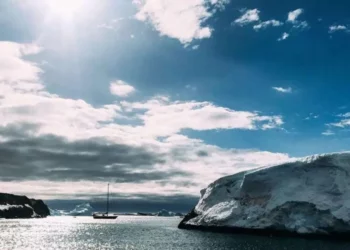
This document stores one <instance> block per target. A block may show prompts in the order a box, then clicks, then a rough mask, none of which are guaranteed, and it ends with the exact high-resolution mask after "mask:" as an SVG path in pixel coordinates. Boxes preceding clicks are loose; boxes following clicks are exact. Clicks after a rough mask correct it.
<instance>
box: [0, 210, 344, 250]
mask: <svg viewBox="0 0 350 250" xmlns="http://www.w3.org/2000/svg"><path fill="white" fill-rule="evenodd" d="M179 221H180V219H178V218H156V217H132V216H120V217H119V218H118V219H116V220H111V221H105V220H93V219H92V218H90V217H77V218H73V217H50V218H47V219H31V220H0V249H1V250H7V249H11V250H12V249H45V250H46V249H66V250H70V249H82V250H83V249H84V250H85V249H145V250H151V249H160V250H167V249H176V250H177V249H208V250H209V249H210V250H213V249H219V250H221V249H234V250H236V249H237V250H238V249H239V250H259V249H261V250H274V249H284V250H285V249H288V250H289V249H293V250H294V249H296V250H303V249H305V250H306V249H315V250H316V249H317V250H322V249H332V250H338V249H342V250H343V249H344V250H346V249H350V243H344V242H330V241H321V240H305V239H294V238H270V237H258V236H246V235H228V234H219V233H208V232H199V231H187V230H179V229H177V224H178V223H179Z"/></svg>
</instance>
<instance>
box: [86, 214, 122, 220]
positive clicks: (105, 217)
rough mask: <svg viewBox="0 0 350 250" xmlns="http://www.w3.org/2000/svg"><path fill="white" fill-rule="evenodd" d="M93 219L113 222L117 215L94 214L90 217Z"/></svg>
mask: <svg viewBox="0 0 350 250" xmlns="http://www.w3.org/2000/svg"><path fill="white" fill-rule="evenodd" d="M92 217H93V218H94V219H105V220H108V219H109V220H114V219H117V218H118V216H117V215H107V214H94V215H92Z"/></svg>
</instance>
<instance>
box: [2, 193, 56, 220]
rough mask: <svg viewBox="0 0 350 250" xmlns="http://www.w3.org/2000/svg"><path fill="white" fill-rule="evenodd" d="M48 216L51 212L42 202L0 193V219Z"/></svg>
mask: <svg viewBox="0 0 350 250" xmlns="http://www.w3.org/2000/svg"><path fill="white" fill-rule="evenodd" d="M48 215H50V210H49V208H48V207H47V206H46V205H45V203H44V202H43V201H42V200H35V199H29V198H28V197H26V196H19V195H13V194H5V193H0V218H6V219H12V218H44V217H46V216H48Z"/></svg>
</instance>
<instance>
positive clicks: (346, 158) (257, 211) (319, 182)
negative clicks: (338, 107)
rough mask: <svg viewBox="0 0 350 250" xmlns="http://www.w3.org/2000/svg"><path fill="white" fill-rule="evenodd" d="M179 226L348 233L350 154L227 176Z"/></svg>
mask: <svg viewBox="0 0 350 250" xmlns="http://www.w3.org/2000/svg"><path fill="white" fill-rule="evenodd" d="M179 228H186V229H205V230H216V231H229V232H238V233H239V232H252V233H262V234H265V233H267V234H273V233H276V234H298V235H299V234H302V235H333V236H340V235H341V236H344V235H350V153H349V152H345V153H333V154H325V155H316V156H310V157H306V158H303V159H299V160H297V161H295V162H289V163H285V164H281V165H277V166H272V167H266V168H260V169H256V170H252V171H246V172H241V173H238V174H234V175H231V176H226V177H223V178H221V179H219V180H217V181H215V182H213V183H212V184H210V185H209V186H208V187H207V188H206V189H204V190H202V191H201V198H200V200H199V202H198V204H197V205H196V206H195V208H194V209H193V210H192V211H191V213H189V214H188V215H186V216H185V218H184V219H183V221H182V222H181V223H180V225H179Z"/></svg>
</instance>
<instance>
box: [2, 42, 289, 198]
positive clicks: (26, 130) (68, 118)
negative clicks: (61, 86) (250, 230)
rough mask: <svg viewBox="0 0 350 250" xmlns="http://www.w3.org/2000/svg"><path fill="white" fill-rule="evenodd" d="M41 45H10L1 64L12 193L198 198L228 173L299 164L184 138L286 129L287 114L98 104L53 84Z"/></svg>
mask: <svg viewBox="0 0 350 250" xmlns="http://www.w3.org/2000/svg"><path fill="white" fill-rule="evenodd" d="M41 50H42V48H39V47H38V46H35V45H31V44H29V45H25V44H18V43H13V42H1V43H0V51H1V52H2V53H0V64H1V65H5V66H4V67H1V68H0V155H1V156H2V157H0V166H1V170H2V172H1V176H0V185H1V186H2V188H3V191H4V192H16V193H19V194H26V195H31V196H36V197H39V198H45V199H54V198H55V199H58V198H64V199H67V198H72V199H73V198H74V199H76V198H83V197H85V198H86V197H87V196H94V197H98V196H100V195H103V194H101V192H102V191H101V190H104V189H105V183H106V182H107V181H108V182H111V183H112V186H113V187H114V191H113V192H116V193H119V194H123V193H124V194H127V195H128V197H129V198H135V197H139V196H142V197H144V196H147V195H152V196H155V195H158V196H159V195H162V196H178V195H193V196H195V195H198V192H199V190H200V189H201V188H203V187H205V186H206V185H207V184H208V183H209V182H211V181H213V180H215V179H217V178H219V177H221V176H224V175H228V174H233V173H235V172H238V171H242V170H246V169H251V168H256V167H260V166H264V165H269V164H275V163H279V162H285V161H288V160H290V158H289V156H288V155H286V154H281V153H272V152H265V151H259V150H256V149H224V148H220V147H218V146H214V145H210V144H206V143H205V142H204V141H202V140H199V139H195V138H189V137H188V136H186V135H184V134H182V132H183V130H187V129H190V130H195V131H209V130H218V129H246V130H267V129H274V128H280V127H281V126H282V125H283V119H282V117H281V116H279V115H264V114H261V113H260V112H256V111H237V110H232V109H229V108H225V107H220V106H217V105H215V104H213V103H210V102H198V101H193V100H192V101H172V100H171V99H170V98H168V97H164V96H156V97H154V98H150V99H149V100H144V101H139V102H126V101H120V102H115V103H111V104H105V105H100V106H94V105H91V104H89V103H87V102H86V101H84V100H80V99H70V98H65V97H63V96H59V95H55V94H52V93H50V92H48V91H47V90H46V88H45V84H44V83H43V82H42V79H41V74H43V73H44V72H43V70H42V69H41V68H40V66H39V65H38V64H36V63H34V62H31V61H29V60H28V59H27V58H26V56H27V55H28V54H33V53H34V54H35V53H39V52H40V51H41ZM114 83H116V86H117V88H116V89H114V88H111V92H112V93H114V94H116V95H118V96H127V95H129V94H130V93H132V91H130V86H131V85H129V84H126V83H124V82H114ZM125 85H127V86H129V87H127V88H125V87H126V86H125ZM111 86H114V85H111ZM120 86H122V87H123V88H120ZM131 87H132V86H131ZM128 88H129V89H128ZM106 91H107V90H106Z"/></svg>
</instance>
